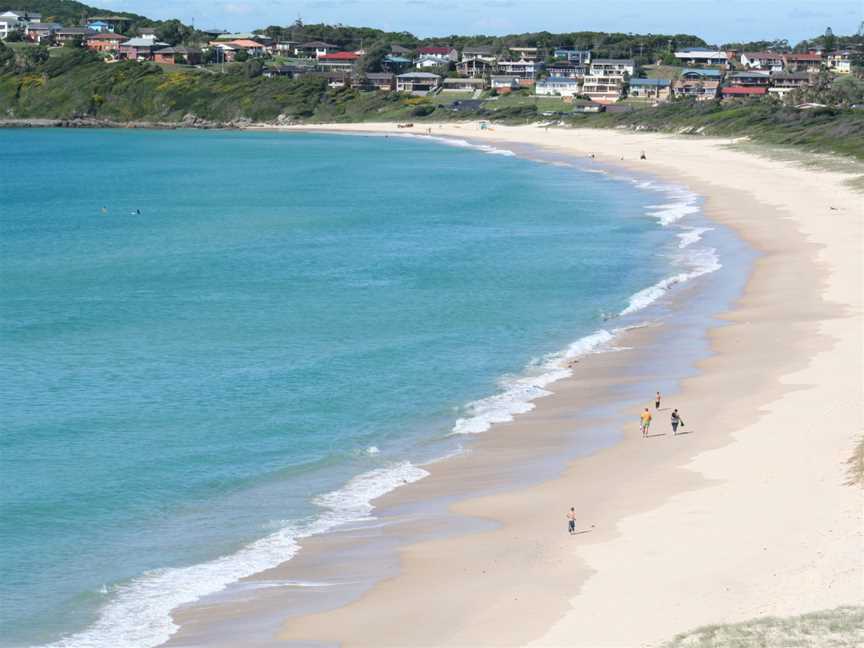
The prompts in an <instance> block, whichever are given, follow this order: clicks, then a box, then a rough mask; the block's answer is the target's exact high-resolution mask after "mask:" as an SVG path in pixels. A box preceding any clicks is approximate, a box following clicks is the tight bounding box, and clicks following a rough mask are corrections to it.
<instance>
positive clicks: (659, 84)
mask: <svg viewBox="0 0 864 648" xmlns="http://www.w3.org/2000/svg"><path fill="white" fill-rule="evenodd" d="M671 83H672V81H671V80H669V79H630V85H631V86H647V87H655V88H665V87H666V86H668V85H671Z"/></svg>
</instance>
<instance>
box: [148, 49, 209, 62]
mask: <svg viewBox="0 0 864 648" xmlns="http://www.w3.org/2000/svg"><path fill="white" fill-rule="evenodd" d="M153 60H154V61H155V62H156V63H163V64H172V65H181V64H185V65H198V64H200V63H201V50H200V49H198V48H197V47H186V46H185V45H174V46H173V47H164V48H162V49H159V50H156V51H155V52H153Z"/></svg>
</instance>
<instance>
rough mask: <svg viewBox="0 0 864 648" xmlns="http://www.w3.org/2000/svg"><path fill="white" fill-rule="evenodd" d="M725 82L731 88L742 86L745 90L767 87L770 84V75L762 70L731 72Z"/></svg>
mask: <svg viewBox="0 0 864 648" xmlns="http://www.w3.org/2000/svg"><path fill="white" fill-rule="evenodd" d="M726 81H727V82H728V83H729V85H733V86H744V87H747V88H750V87H759V86H765V87H768V86H769V85H770V84H771V73H770V72H766V71H763V70H747V71H744V72H733V73H732V74H727V75H726Z"/></svg>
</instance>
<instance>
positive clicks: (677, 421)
mask: <svg viewBox="0 0 864 648" xmlns="http://www.w3.org/2000/svg"><path fill="white" fill-rule="evenodd" d="M679 425H680V426H681V427H684V420H683V419H682V418H681V415H680V414H679V413H678V410H677V409H674V410H672V436H675V435H676V434H678V426H679Z"/></svg>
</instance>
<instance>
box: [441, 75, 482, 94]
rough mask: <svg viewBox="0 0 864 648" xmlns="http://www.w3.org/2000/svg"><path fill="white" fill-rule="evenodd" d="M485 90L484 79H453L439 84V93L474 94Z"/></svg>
mask: <svg viewBox="0 0 864 648" xmlns="http://www.w3.org/2000/svg"><path fill="white" fill-rule="evenodd" d="M485 89H486V79H475V78H471V77H455V78H452V79H444V80H443V81H442V82H441V92H476V91H477V90H485Z"/></svg>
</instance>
